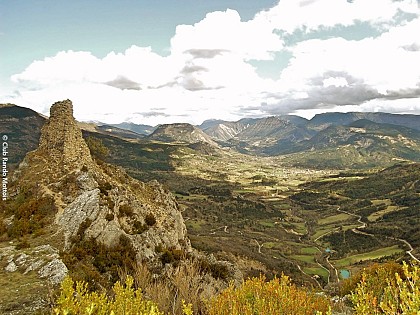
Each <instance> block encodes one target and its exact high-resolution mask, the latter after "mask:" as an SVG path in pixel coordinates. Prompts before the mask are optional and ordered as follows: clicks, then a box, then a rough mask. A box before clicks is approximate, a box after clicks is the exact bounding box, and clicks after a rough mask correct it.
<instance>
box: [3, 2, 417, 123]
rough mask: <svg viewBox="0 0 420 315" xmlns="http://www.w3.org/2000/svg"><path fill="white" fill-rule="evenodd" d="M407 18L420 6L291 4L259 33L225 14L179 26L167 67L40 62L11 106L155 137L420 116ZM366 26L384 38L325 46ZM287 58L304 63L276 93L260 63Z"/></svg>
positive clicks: (267, 19)
mask: <svg viewBox="0 0 420 315" xmlns="http://www.w3.org/2000/svg"><path fill="white" fill-rule="evenodd" d="M414 7H415V8H414ZM401 12H407V13H416V12H417V14H418V7H417V3H416V1H411V0H406V1H391V0H369V1H366V0H354V1H352V2H349V1H346V0H305V1H296V0H281V1H280V2H279V3H278V5H276V6H275V7H274V8H272V9H270V10H268V11H264V12H261V13H259V14H257V15H256V16H255V18H254V19H253V20H250V21H247V22H243V21H241V19H240V16H239V14H238V13H237V12H236V11H233V10H227V11H225V12H213V13H209V14H207V16H206V17H205V18H204V19H203V20H202V21H200V22H198V23H196V24H194V25H180V26H178V27H177V28H176V33H175V34H174V36H173V38H172V40H171V52H170V54H169V55H168V56H166V57H164V56H161V55H159V54H157V53H155V52H153V51H152V49H151V48H150V47H138V46H135V45H133V46H131V47H130V48H128V49H127V50H126V51H124V52H123V53H115V52H110V53H109V54H108V55H106V56H105V57H104V58H98V57H96V56H94V55H93V54H92V53H90V52H75V51H67V52H64V51H63V52H59V53H58V54H56V55H55V56H53V57H47V58H45V59H44V60H40V61H34V62H33V63H32V64H30V65H29V66H28V67H27V68H26V69H25V70H24V71H23V72H22V73H20V74H16V75H14V76H13V77H12V80H13V82H14V83H15V88H16V90H17V91H18V92H17V93H16V94H15V95H14V96H9V97H3V99H2V101H7V102H13V103H16V104H19V105H22V106H28V107H31V108H33V109H35V110H38V111H40V112H43V113H47V112H48V111H47V110H48V108H49V106H50V105H51V104H52V103H54V102H55V101H57V100H60V99H67V98H70V99H72V100H73V102H74V107H75V116H76V118H77V119H80V120H99V121H104V122H120V121H123V120H131V121H134V122H137V123H146V124H153V125H154V124H158V123H170V122H176V121H184V122H193V123H201V121H202V120H205V119H208V118H222V119H239V118H241V115H244V114H245V115H266V114H281V113H290V112H298V113H300V114H303V115H306V116H308V115H310V114H311V113H316V112H319V111H321V110H322V111H331V110H338V111H344V110H349V109H351V110H357V109H359V110H373V111H376V110H379V109H380V110H384V111H387V108H389V111H394V112H395V111H400V112H417V113H420V109H419V107H418V106H419V105H416V103H415V102H416V101H417V104H418V97H419V95H420V72H419V70H418V66H417V65H419V64H420V38H419V36H418V30H419V29H420V17H419V16H417V18H414V17H413V16H411V18H410V19H404V18H400V19H399V20H398V21H397V19H395V17H396V15H398V14H400V15H401V14H402V13H401ZM407 16H408V15H407ZM356 21H363V22H368V23H370V24H371V25H373V26H375V27H378V28H379V29H381V35H380V36H377V37H375V38H364V39H363V40H357V41H356V40H346V39H344V38H342V37H335V38H328V39H320V38H314V37H315V35H316V34H318V33H319V34H320V35H322V32H323V29H324V28H325V27H329V28H332V27H335V26H337V25H342V26H349V25H353V24H354V23H357V22H356ZM297 29H300V30H306V31H307V32H313V34H315V35H314V36H312V38H313V39H310V40H301V41H300V42H297V43H296V44H294V45H293V46H287V47H286V46H285V44H284V42H283V40H282V37H281V36H282V35H281V32H277V31H278V30H281V31H284V32H287V33H289V34H288V35H287V36H291V35H290V34H292V33H293V32H294V31H295V30H297ZM317 32H318V33H317ZM282 50H283V51H284V50H287V51H288V52H290V53H291V54H292V58H291V59H290V60H289V62H288V64H287V66H286V68H285V69H283V70H282V72H281V74H280V76H279V78H278V80H276V81H275V80H272V79H265V78H262V77H260V76H259V75H258V71H257V69H256V68H255V66H252V65H251V64H250V63H249V62H250V61H252V60H266V61H265V62H268V63H270V62H273V63H274V62H276V60H275V59H274V58H273V53H275V52H279V51H282ZM156 108H160V109H159V110H156ZM305 113H306V114H305Z"/></svg>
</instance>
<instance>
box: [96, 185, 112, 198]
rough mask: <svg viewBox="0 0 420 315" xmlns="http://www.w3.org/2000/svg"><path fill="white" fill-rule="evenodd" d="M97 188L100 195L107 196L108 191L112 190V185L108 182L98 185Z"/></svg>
mask: <svg viewBox="0 0 420 315" xmlns="http://www.w3.org/2000/svg"><path fill="white" fill-rule="evenodd" d="M98 188H99V190H100V191H101V194H104V195H105V196H108V191H109V190H111V189H112V185H111V184H110V183H108V182H106V183H100V184H99V187H98Z"/></svg>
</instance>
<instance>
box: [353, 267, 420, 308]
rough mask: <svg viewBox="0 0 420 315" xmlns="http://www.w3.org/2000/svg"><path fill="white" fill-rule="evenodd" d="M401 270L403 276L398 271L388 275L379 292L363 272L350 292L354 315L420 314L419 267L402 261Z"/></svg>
mask: <svg viewBox="0 0 420 315" xmlns="http://www.w3.org/2000/svg"><path fill="white" fill-rule="evenodd" d="M403 272H404V274H403V277H402V276H401V275H400V274H399V273H395V274H394V275H393V276H392V277H389V278H388V279H387V284H386V285H385V286H384V288H383V290H382V291H381V292H380V294H377V293H378V292H377V291H375V290H372V288H371V287H372V285H374V284H372V283H374V281H375V279H374V278H372V277H367V275H366V273H363V274H362V279H361V281H360V283H359V284H358V285H357V288H356V289H355V291H354V292H353V293H352V294H351V300H352V302H353V305H354V310H355V315H365V314H372V315H377V314H386V315H394V314H401V315H418V314H420V269H419V267H417V266H414V267H412V268H409V266H408V265H407V264H406V263H404V265H403Z"/></svg>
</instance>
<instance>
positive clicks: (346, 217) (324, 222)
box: [318, 213, 354, 225]
mask: <svg viewBox="0 0 420 315" xmlns="http://www.w3.org/2000/svg"><path fill="white" fill-rule="evenodd" d="M352 218H354V217H353V216H351V215H348V214H346V213H340V214H336V215H332V216H329V217H326V218H323V219H320V220H318V224H319V225H328V224H332V223H337V222H342V221H347V220H350V219H352Z"/></svg>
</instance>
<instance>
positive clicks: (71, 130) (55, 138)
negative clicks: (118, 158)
mask: <svg viewBox="0 0 420 315" xmlns="http://www.w3.org/2000/svg"><path fill="white" fill-rule="evenodd" d="M16 177H17V178H16V181H18V182H19V181H20V182H25V184H26V185H33V184H34V179H36V186H37V189H36V191H37V193H38V194H40V195H44V196H45V195H47V196H49V197H50V198H51V199H52V200H54V203H55V207H56V208H57V209H58V211H57V214H56V217H55V220H54V222H55V224H56V227H57V232H56V233H61V234H62V235H64V240H65V241H64V244H62V247H63V249H66V250H67V249H69V248H71V246H72V243H73V241H74V240H75V239H76V238H77V239H79V240H80V239H84V238H94V239H95V240H96V241H98V242H100V243H103V244H104V245H106V246H109V247H113V246H115V245H116V244H117V243H118V242H119V240H120V238H121V236H124V237H125V238H126V239H128V240H129V241H130V242H131V246H132V247H133V248H134V249H135V250H136V255H137V258H138V260H139V261H147V262H150V263H151V264H157V263H158V262H159V257H160V255H161V253H160V251H161V250H162V248H163V249H166V248H171V249H178V250H182V251H184V252H190V251H191V246H190V242H189V240H188V238H187V236H186V233H187V230H186V227H185V224H184V221H183V218H182V215H181V213H180V210H179V208H178V205H177V203H176V201H175V199H174V197H173V196H172V194H170V193H169V192H168V191H166V190H165V189H164V188H163V187H162V186H161V185H160V184H159V183H158V182H156V181H154V182H151V183H148V184H145V183H142V182H139V181H137V180H135V179H133V178H130V177H129V176H128V175H127V174H125V172H124V171H122V170H120V169H118V168H116V167H114V166H111V165H108V164H106V163H103V162H100V163H98V162H96V161H95V160H94V159H93V158H92V156H91V154H90V151H89V148H88V146H87V144H86V142H85V141H84V139H83V138H82V133H81V130H80V128H79V127H78V125H77V123H76V121H75V119H74V117H73V106H72V103H71V101H70V100H65V101H62V102H57V103H55V104H53V105H52V106H51V110H50V118H49V120H48V121H47V122H46V123H45V125H44V126H43V128H42V132H41V138H40V144H39V147H38V149H37V150H35V151H33V152H30V153H29V154H28V155H27V157H26V158H25V160H24V163H22V165H21V167H20V169H19V172H18V174H17V176H16ZM158 249H159V250H158Z"/></svg>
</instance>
